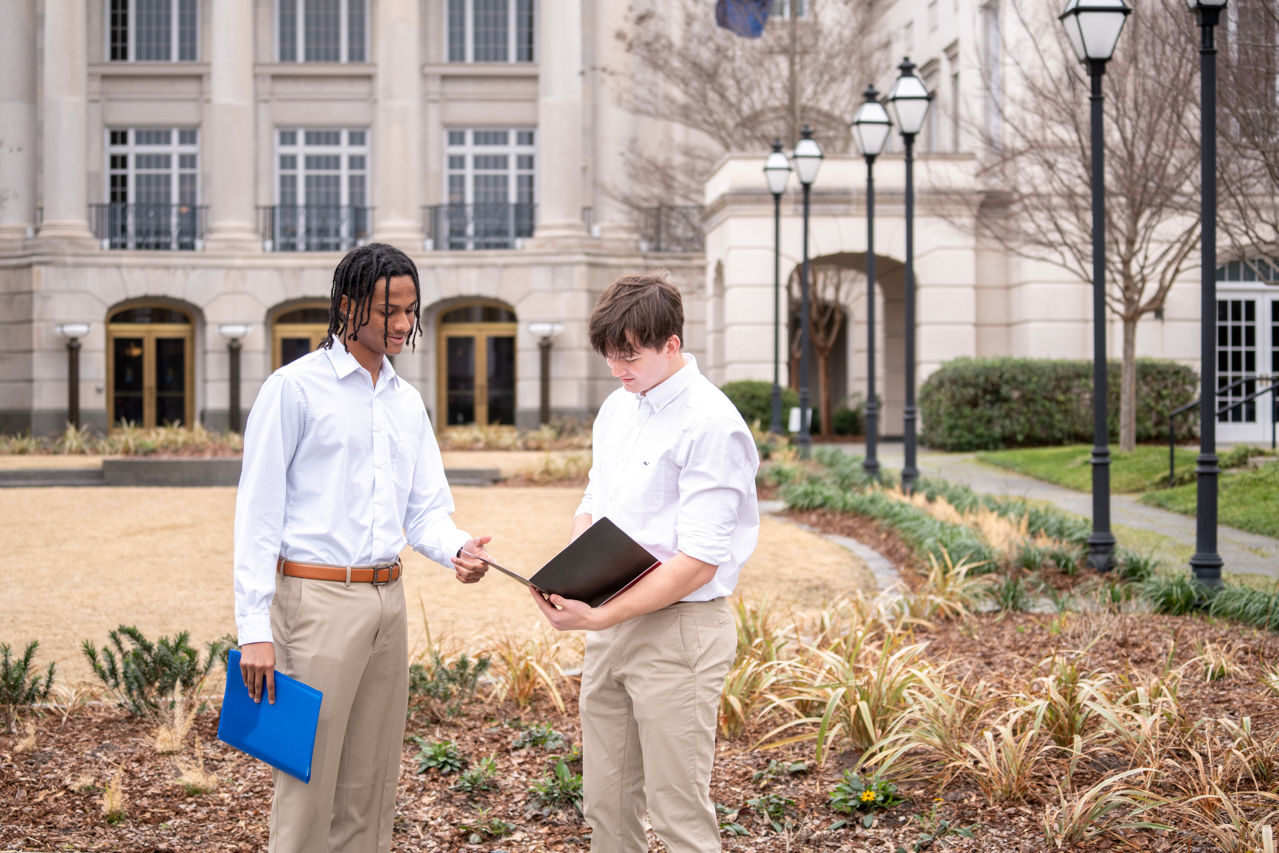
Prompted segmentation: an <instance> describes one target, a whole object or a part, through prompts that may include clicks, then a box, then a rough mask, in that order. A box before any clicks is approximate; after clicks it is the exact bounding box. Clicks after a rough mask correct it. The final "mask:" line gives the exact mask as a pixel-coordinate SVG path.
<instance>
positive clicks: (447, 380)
mask: <svg viewBox="0 0 1279 853" xmlns="http://www.w3.org/2000/svg"><path fill="white" fill-rule="evenodd" d="M515 331H516V323H515V313H514V312H512V311H511V310H509V309H507V308H504V307H501V306H496V305H484V304H477V305H468V306H464V307H462V308H456V309H454V310H452V311H449V312H448V313H446V314H444V315H443V316H441V318H440V326H439V333H438V336H439V355H438V358H439V361H438V365H439V369H438V379H437V382H438V387H439V395H438V396H439V410H438V411H439V412H440V415H439V418H438V421H439V423H440V425H441V426H463V425H465V424H473V423H478V424H484V425H486V426H502V425H508V426H514V425H515V378H516V376H515Z"/></svg>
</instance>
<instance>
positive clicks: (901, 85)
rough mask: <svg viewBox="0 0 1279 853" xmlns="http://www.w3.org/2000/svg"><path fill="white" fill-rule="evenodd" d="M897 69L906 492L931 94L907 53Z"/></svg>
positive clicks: (912, 471) (893, 100)
mask: <svg viewBox="0 0 1279 853" xmlns="http://www.w3.org/2000/svg"><path fill="white" fill-rule="evenodd" d="M897 70H898V71H900V72H901V73H900V74H899V75H898V76H897V82H896V83H894V84H893V90H892V91H891V92H889V93H888V103H889V105H890V106H891V107H892V108H893V114H894V115H895V116H896V118H897V129H898V130H899V131H900V132H901V135H902V142H903V144H904V145H905V148H906V406H905V409H904V410H903V412H902V421H903V423H902V427H903V433H904V444H905V451H906V462H905V464H904V465H903V466H902V490H903V491H905V492H906V493H908V494H909V493H910V492H911V491H912V490H913V489H914V487H915V481H916V480H917V479H919V469H918V468H916V467H915V450H916V447H915V421H916V419H917V417H918V415H917V414H916V411H915V137H916V135H918V134H919V132H920V131H921V130H923V128H924V118H925V117H926V116H927V115H928V107H929V104H930V103H931V102H932V98H933V96H932V95H930V94H929V92H928V89H927V88H925V87H924V82H923V81H922V80H920V79H919V78H918V77H917V76H915V63H913V62H911V61H910V57H905V58H904V59H902V64H901V65H899V66H897Z"/></svg>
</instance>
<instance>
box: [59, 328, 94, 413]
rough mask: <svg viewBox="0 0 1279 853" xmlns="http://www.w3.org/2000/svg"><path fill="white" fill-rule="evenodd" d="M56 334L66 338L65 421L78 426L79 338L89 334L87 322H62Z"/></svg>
mask: <svg viewBox="0 0 1279 853" xmlns="http://www.w3.org/2000/svg"><path fill="white" fill-rule="evenodd" d="M57 329H58V334H59V335H61V336H62V337H64V338H66V340H67V423H69V424H71V426H73V427H75V428H76V429H79V428H80V339H81V338H83V337H84V336H85V335H87V334H89V324H88V323H63V324H61V325H60V326H58V327H57Z"/></svg>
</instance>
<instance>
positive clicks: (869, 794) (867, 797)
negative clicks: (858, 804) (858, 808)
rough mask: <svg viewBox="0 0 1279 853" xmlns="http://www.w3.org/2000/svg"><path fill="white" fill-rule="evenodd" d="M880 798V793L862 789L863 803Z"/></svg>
mask: <svg viewBox="0 0 1279 853" xmlns="http://www.w3.org/2000/svg"><path fill="white" fill-rule="evenodd" d="M878 799H879V794H876V793H875V792H874V791H862V795H861V801H862V802H863V803H873V802H875V801H876V800H878Z"/></svg>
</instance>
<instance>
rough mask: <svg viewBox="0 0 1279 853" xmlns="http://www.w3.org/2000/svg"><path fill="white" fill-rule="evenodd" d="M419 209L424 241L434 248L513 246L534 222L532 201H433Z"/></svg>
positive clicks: (529, 230) (534, 208) (462, 249)
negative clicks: (421, 213) (483, 202)
mask: <svg viewBox="0 0 1279 853" xmlns="http://www.w3.org/2000/svg"><path fill="white" fill-rule="evenodd" d="M422 212H423V218H424V219H425V220H426V221H425V223H424V224H425V227H426V240H427V243H426V245H427V246H428V247H430V248H433V249H437V250H443V249H450V250H454V251H474V250H480V249H514V248H517V243H516V241H519V240H523V239H524V238H526V237H532V236H533V226H534V225H535V224H536V223H537V205H535V204H436V205H432V206H430V207H425V208H423V209H422Z"/></svg>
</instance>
